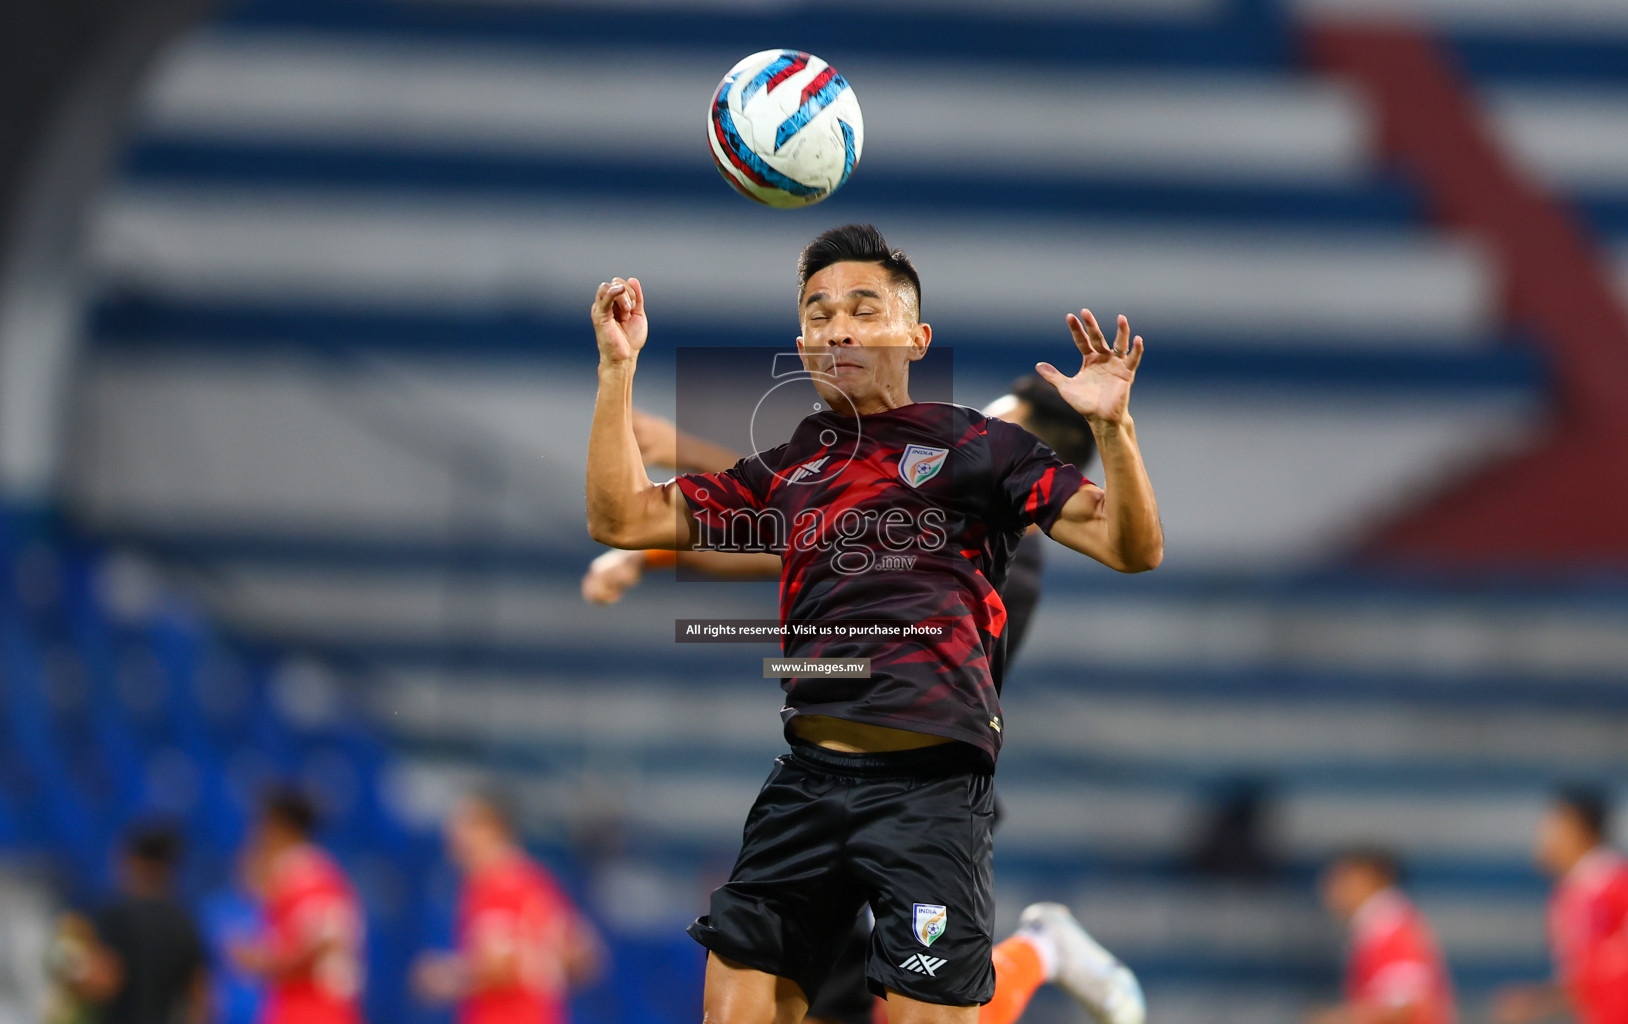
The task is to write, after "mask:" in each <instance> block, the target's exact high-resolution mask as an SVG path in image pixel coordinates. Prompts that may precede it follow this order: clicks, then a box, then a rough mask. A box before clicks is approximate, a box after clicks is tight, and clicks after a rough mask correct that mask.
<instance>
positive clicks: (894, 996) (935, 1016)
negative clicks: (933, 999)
mask: <svg viewBox="0 0 1628 1024" xmlns="http://www.w3.org/2000/svg"><path fill="white" fill-rule="evenodd" d="M887 1020H888V1024H976V1022H977V1020H978V1007H976V1006H945V1005H943V1004H942V1003H924V1002H922V1001H921V1000H920V999H911V998H910V997H909V996H906V995H901V994H899V993H898V992H889V993H888V994H887Z"/></svg>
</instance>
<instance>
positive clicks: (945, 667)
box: [678, 402, 1084, 763]
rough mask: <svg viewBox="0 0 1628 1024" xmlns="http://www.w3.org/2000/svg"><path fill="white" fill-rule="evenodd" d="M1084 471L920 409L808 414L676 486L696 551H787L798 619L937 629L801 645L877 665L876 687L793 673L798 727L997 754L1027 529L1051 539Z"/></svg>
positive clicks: (1037, 445) (956, 414)
mask: <svg viewBox="0 0 1628 1024" xmlns="http://www.w3.org/2000/svg"><path fill="white" fill-rule="evenodd" d="M1083 482H1084V478H1083V477H1082V476H1081V475H1080V473H1079V471H1078V470H1077V469H1075V468H1074V467H1073V466H1070V465H1068V464H1067V463H1065V462H1063V461H1062V460H1061V459H1059V458H1058V457H1057V455H1056V454H1055V453H1054V452H1053V451H1052V450H1051V449H1050V448H1048V447H1046V445H1045V444H1043V443H1041V441H1040V440H1039V439H1038V438H1036V437H1035V436H1034V435H1033V434H1031V433H1029V432H1028V431H1026V430H1024V429H1022V428H1021V427H1017V426H1014V425H1012V424H1010V423H1007V422H1005V421H1003V420H998V419H993V418H990V417H987V416H985V415H983V414H982V413H980V412H978V411H977V410H975V409H972V408H969V407H967V406H961V405H952V404H949V403H943V402H917V403H915V404H912V405H906V406H902V407H900V408H897V409H891V410H888V411H886V412H880V413H874V414H871V415H868V416H861V417H858V418H857V419H856V418H855V417H853V416H851V415H846V416H845V415H842V414H839V413H835V412H831V411H829V410H827V411H823V412H818V413H815V414H813V415H811V416H808V417H806V418H805V419H803V420H802V422H801V423H800V424H799V425H798V427H797V429H796V430H795V431H794V432H793V434H792V438H791V440H790V441H789V442H787V443H786V444H783V445H781V446H779V447H778V448H771V449H769V450H767V451H763V452H759V453H757V454H755V455H749V456H747V457H746V458H744V459H742V460H741V461H740V462H738V463H736V464H735V465H734V466H733V467H732V468H730V469H728V470H726V471H724V472H722V473H692V474H684V475H681V476H680V477H679V478H678V485H679V487H680V489H681V490H682V491H683V494H684V497H685V499H686V500H687V501H688V502H689V506H690V509H691V510H692V511H693V512H694V514H695V518H696V521H697V523H698V524H699V535H698V537H697V540H696V546H697V547H698V548H711V549H717V550H733V551H743V550H746V551H773V552H775V553H777V554H779V555H781V557H782V569H781V577H780V617H781V619H782V621H783V622H787V623H794V622H839V621H840V622H849V621H868V620H885V621H889V622H898V623H910V624H935V625H936V626H937V627H938V628H939V629H941V630H943V632H942V633H941V634H940V635H937V636H933V637H908V636H906V637H896V638H886V639H878V638H875V637H849V638H833V637H804V636H798V635H796V634H794V633H788V634H787V635H786V636H785V637H784V639H783V642H782V651H783V653H784V654H785V655H786V656H787V657H788V658H791V657H802V658H810V657H821V658H869V659H870V667H871V675H870V677H869V678H867V679H841V678H829V677H814V676H802V677H791V678H787V679H784V680H782V686H783V687H784V688H785V691H786V706H785V709H784V711H783V712H782V715H783V717H784V718H785V720H786V722H787V723H788V725H789V723H790V721H791V719H792V718H794V717H796V716H797V715H829V716H831V717H834V718H842V719H847V720H850V721H855V722H864V723H867V724H871V725H879V726H887V727H890V728H895V729H907V730H910V731H913V732H922V733H929V734H932V735H937V736H946V737H949V738H951V739H956V740H961V741H963V742H966V743H970V744H972V745H974V746H976V747H978V748H979V749H980V750H982V751H984V752H985V753H986V754H987V755H988V756H989V759H990V761H991V763H993V762H994V760H995V758H996V755H997V754H998V753H999V751H1000V742H1001V729H1002V724H1003V723H1002V721H1001V710H1000V685H1001V675H1002V670H1003V667H1004V664H1003V663H1004V660H1005V635H1006V627H1007V613H1006V608H1005V606H1004V605H1003V604H1002V602H1001V598H1000V596H999V594H998V593H997V591H998V589H999V588H1000V586H1001V585H1002V584H1003V583H1004V581H1005V579H1006V574H1007V571H1008V569H1009V567H1010V565H1011V563H1012V558H1013V553H1014V552H1015V551H1016V549H1017V546H1018V543H1019V542H1020V541H1021V540H1022V538H1023V531H1024V528H1025V527H1026V526H1028V525H1029V524H1030V523H1038V524H1040V526H1041V527H1042V528H1043V529H1046V530H1050V529H1051V525H1052V523H1053V522H1055V520H1056V518H1057V515H1058V513H1059V512H1060V511H1061V510H1062V507H1063V505H1064V503H1065V502H1067V501H1068V499H1069V498H1070V497H1071V496H1072V495H1073V494H1074V492H1075V491H1077V490H1078V489H1079V488H1080V486H1081V484H1082V483H1083Z"/></svg>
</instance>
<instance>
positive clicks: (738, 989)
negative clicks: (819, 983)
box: [702, 953, 808, 1024]
mask: <svg viewBox="0 0 1628 1024" xmlns="http://www.w3.org/2000/svg"><path fill="white" fill-rule="evenodd" d="M702 1007H703V1009H702V1019H703V1022H704V1024H798V1022H800V1021H801V1020H802V1019H803V1015H804V1014H805V1013H807V1012H808V998H807V997H806V996H804V995H803V990H802V988H801V987H799V986H798V984H797V983H796V982H794V981H792V980H791V979H790V978H782V977H779V976H778V975H774V974H769V973H767V972H765V971H759V970H755V969H753V968H751V967H747V966H745V965H744V964H738V963H735V962H734V961H732V960H726V959H724V958H723V957H721V956H719V955H718V954H717V953H708V954H707V979H706V991H705V995H704V996H703V997H702Z"/></svg>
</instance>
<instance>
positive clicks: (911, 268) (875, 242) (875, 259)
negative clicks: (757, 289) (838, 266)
mask: <svg viewBox="0 0 1628 1024" xmlns="http://www.w3.org/2000/svg"><path fill="white" fill-rule="evenodd" d="M833 263H879V264H881V266H882V268H883V269H884V270H886V271H887V272H888V276H889V277H891V278H892V279H893V283H894V284H895V285H909V286H910V291H911V292H912V294H914V296H915V299H916V318H917V319H920V318H921V275H920V274H918V273H916V265H915V264H914V263H911V262H910V257H909V256H906V255H905V254H904V250H903V249H891V248H889V247H888V244H887V239H885V238H883V237H882V232H880V231H878V230H877V229H876V226H875V225H873V224H844V225H843V226H842V227H840V228H832V229H831V230H829V231H826V232H822V233H821V234H820V236H819V237H818V238H815V239H814V241H812V242H810V243H808V244H807V245H805V246H803V251H802V254H801V255H799V256H798V257H797V304H798V305H799V306H801V305H802V301H803V289H805V288H807V287H808V279H809V278H811V277H813V276H814V275H815V274H818V273H819V272H820V271H822V270H824V269H825V268H826V267H829V266H830V265H831V264H833Z"/></svg>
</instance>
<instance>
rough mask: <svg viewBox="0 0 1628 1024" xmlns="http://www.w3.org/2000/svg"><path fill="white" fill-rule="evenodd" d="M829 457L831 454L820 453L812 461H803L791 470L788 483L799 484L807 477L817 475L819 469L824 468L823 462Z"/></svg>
mask: <svg viewBox="0 0 1628 1024" xmlns="http://www.w3.org/2000/svg"><path fill="white" fill-rule="evenodd" d="M830 458H831V456H829V455H822V456H820V457H819V458H817V459H815V460H814V461H813V462H805V463H803V464H802V465H801V466H798V467H797V469H796V470H794V471H793V472H792V474H791V480H789V481H788V483H794V484H800V483H802V482H803V481H804V480H807V479H808V478H809V477H813V476H819V475H820V470H822V469H824V468H825V464H826V462H827V461H829V460H830Z"/></svg>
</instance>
